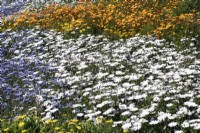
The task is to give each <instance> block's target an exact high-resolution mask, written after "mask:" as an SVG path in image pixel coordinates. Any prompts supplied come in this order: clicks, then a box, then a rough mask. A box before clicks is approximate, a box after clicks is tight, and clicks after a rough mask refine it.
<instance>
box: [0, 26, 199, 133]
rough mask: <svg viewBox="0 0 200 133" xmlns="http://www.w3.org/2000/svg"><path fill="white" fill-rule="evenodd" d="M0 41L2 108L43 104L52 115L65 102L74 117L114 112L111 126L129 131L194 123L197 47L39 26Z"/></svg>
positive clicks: (47, 114) (3, 35)
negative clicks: (67, 35) (68, 34)
mask: <svg viewBox="0 0 200 133" xmlns="http://www.w3.org/2000/svg"><path fill="white" fill-rule="evenodd" d="M0 44H1V45H0V88H1V89H0V92H1V93H0V109H1V110H0V112H1V113H2V114H3V113H4V114H6V113H7V112H9V111H8V110H9V109H10V111H11V110H12V114H14V115H19V114H18V113H19V111H27V110H34V109H41V115H42V116H43V119H49V118H50V119H53V118H56V117H59V115H58V114H59V112H60V110H63V109H66V108H68V109H69V108H70V109H72V113H73V114H75V115H76V116H77V118H85V119H91V120H94V121H96V118H97V117H105V118H112V119H113V120H114V123H113V126H118V125H121V127H122V128H123V129H130V130H132V131H137V130H140V129H141V128H142V126H143V125H144V124H147V125H149V126H156V125H159V124H160V125H162V124H163V123H164V126H163V128H165V127H169V128H172V129H184V128H189V127H190V128H194V129H196V130H198V129H199V128H200V118H199V117H200V115H199V114H200V99H199V98H200V59H199V58H200V57H199V55H200V51H197V50H196V48H195V47H194V46H191V47H190V48H188V49H186V50H182V51H177V48H176V46H175V45H173V44H172V43H171V44H169V43H167V42H165V40H158V39H155V38H153V37H147V36H135V37H132V38H129V39H127V40H126V41H122V40H119V41H109V40H108V39H106V38H105V37H104V36H92V35H81V36H80V37H79V38H77V39H68V40H65V39H63V35H62V34H61V33H57V32H54V31H39V30H37V29H32V30H24V31H18V32H16V31H12V32H11V31H9V30H8V31H6V32H3V33H0ZM9 115H10V114H9ZM5 117H6V116H5ZM96 122H97V121H96ZM179 132H181V130H180V131H179Z"/></svg>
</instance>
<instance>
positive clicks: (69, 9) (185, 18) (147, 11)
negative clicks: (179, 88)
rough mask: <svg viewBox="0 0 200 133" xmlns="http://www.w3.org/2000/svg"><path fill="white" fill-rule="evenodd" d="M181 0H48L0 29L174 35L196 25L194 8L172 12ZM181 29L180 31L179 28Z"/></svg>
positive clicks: (125, 36)
mask: <svg viewBox="0 0 200 133" xmlns="http://www.w3.org/2000/svg"><path fill="white" fill-rule="evenodd" d="M180 2H182V1H181V0H177V1H174V0H168V2H166V3H165V4H162V3H161V2H159V1H135V0H132V1H120V2H118V1H117V0H115V1H113V2H105V1H102V2H101V1H99V2H96V3H92V2H88V1H85V2H79V3H77V4H76V5H75V6H72V5H58V4H52V5H49V6H46V7H45V8H43V9H41V10H39V11H38V10H32V11H30V10H26V11H25V12H24V13H22V14H17V15H16V16H14V17H13V18H12V19H10V20H7V21H4V23H3V28H2V29H8V28H11V29H22V28H31V27H34V26H39V27H40V28H41V29H55V30H57V31H62V32H65V33H68V32H70V31H73V30H74V29H78V30H79V32H80V33H82V32H90V33H93V34H99V33H100V34H105V35H108V36H109V37H114V36H115V37H119V38H128V37H130V36H133V35H135V34H137V33H140V34H147V35H148V34H151V35H155V36H156V37H159V38H161V37H166V36H169V35H171V36H175V37H176V36H178V35H179V34H183V35H184V34H185V33H187V32H189V31H190V30H191V28H194V27H195V26H198V27H199V25H200V20H199V18H198V17H197V12H195V11H194V12H193V13H185V14H176V12H175V10H177V9H178V7H179V4H180ZM180 30H181V31H180Z"/></svg>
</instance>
